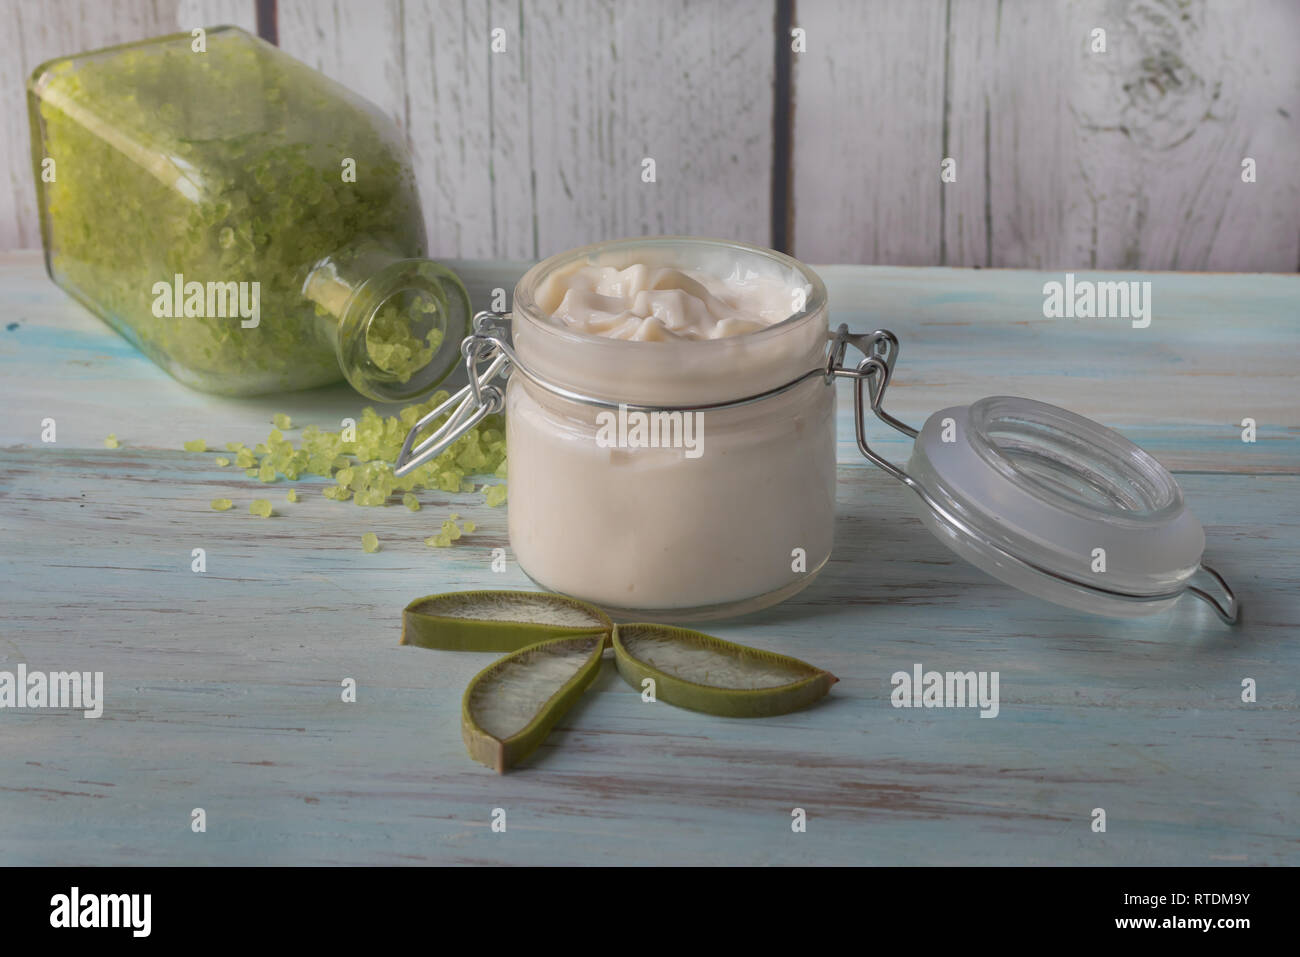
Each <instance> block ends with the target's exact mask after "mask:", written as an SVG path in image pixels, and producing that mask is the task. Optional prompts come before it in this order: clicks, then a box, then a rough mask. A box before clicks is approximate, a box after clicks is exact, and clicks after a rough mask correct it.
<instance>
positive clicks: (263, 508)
mask: <svg viewBox="0 0 1300 957" xmlns="http://www.w3.org/2000/svg"><path fill="white" fill-rule="evenodd" d="M248 510H249V511H250V512H252V513H253V514H254V515H258V516H261V517H262V518H270V517H271V503H270V501H268V500H267V499H264V498H255V499H253V502H252V504H251V505H249V506H248Z"/></svg>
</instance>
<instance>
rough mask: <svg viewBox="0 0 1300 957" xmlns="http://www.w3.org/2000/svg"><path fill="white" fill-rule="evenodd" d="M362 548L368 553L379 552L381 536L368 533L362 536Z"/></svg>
mask: <svg viewBox="0 0 1300 957" xmlns="http://www.w3.org/2000/svg"><path fill="white" fill-rule="evenodd" d="M361 547H362V548H363V549H365V550H366V551H368V552H377V551H379V536H378V535H376V534H375V533H374V532H366V534H364V535H362V536H361Z"/></svg>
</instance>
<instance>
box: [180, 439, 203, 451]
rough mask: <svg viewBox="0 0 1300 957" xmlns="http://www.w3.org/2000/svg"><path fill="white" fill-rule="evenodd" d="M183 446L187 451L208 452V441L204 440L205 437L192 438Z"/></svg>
mask: <svg viewBox="0 0 1300 957" xmlns="http://www.w3.org/2000/svg"><path fill="white" fill-rule="evenodd" d="M182 448H184V449H185V451H186V452H206V451H207V450H208V443H207V442H205V441H203V439H190V440H189V441H188V442H186V443H185V445H184V446H182Z"/></svg>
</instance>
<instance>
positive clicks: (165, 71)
mask: <svg viewBox="0 0 1300 957" xmlns="http://www.w3.org/2000/svg"><path fill="white" fill-rule="evenodd" d="M28 112H29V116H30V120H31V128H32V158H33V165H34V170H35V177H36V187H37V205H38V208H39V211H40V217H41V235H42V240H43V244H44V248H45V262H46V268H47V269H48V271H49V274H50V277H51V278H52V279H53V280H54V281H55V282H56V283H57V284H58V285H60V286H61V287H63V288H64V289H65V290H67V291H68V292H69V293H70V294H72V295H73V296H74V297H75V298H77V299H78V300H80V301H81V302H82V303H83V304H84V305H86V306H87V307H88V308H90V309H91V310H92V311H94V312H95V313H96V314H98V315H99V316H100V317H101V318H102V319H104V320H105V321H106V322H108V323H109V324H110V325H111V326H112V327H113V328H115V329H116V330H117V331H118V332H120V333H121V334H122V335H124V336H125V337H126V338H127V339H129V340H130V341H131V342H133V343H134V344H135V345H136V346H137V347H138V348H139V349H140V350H141V351H142V352H144V353H145V354H146V355H147V356H149V358H150V359H152V360H153V361H154V362H156V363H157V364H158V365H160V366H161V367H162V368H164V369H165V370H167V371H168V372H169V373H171V375H172V376H174V377H175V378H176V379H178V380H180V381H181V382H183V383H185V384H186V385H189V386H192V387H194V388H196V389H200V390H203V391H206V392H215V393H221V394H225V395H254V394H259V393H266V392H278V391H288V390H295V389H306V388H311V387H313V386H319V385H324V384H326V383H330V382H334V381H337V380H338V379H340V378H346V379H347V380H348V381H349V382H350V383H351V384H352V385H353V386H354V387H355V388H356V389H357V390H358V391H359V392H361V393H363V394H365V395H367V396H369V397H371V398H375V399H380V400H389V401H397V400H402V399H409V398H414V397H416V396H420V395H423V394H424V393H426V392H428V391H429V390H431V389H432V388H433V387H434V386H435V385H436V384H437V383H438V382H439V381H441V380H442V378H444V377H445V375H446V374H447V372H448V371H450V369H451V368H452V366H453V365H454V364H455V362H456V361H457V359H458V358H459V354H458V352H457V350H456V346H457V345H458V344H459V342H460V340H461V338H462V337H463V336H464V335H465V333H466V332H467V331H468V318H469V312H470V309H469V297H468V295H467V294H466V292H465V289H464V286H463V285H462V284H461V283H460V281H459V280H458V279H457V278H456V276H455V275H453V274H452V273H451V272H450V271H449V270H447V269H446V268H445V267H443V266H440V265H438V264H437V263H435V262H431V261H430V260H428V259H426V258H424V257H425V254H426V239H425V229H424V222H423V219H422V216H421V212H420V202H419V196H418V194H417V192H416V185H415V177H414V174H413V172H412V169H411V164H410V161H409V158H408V156H407V153H406V149H405V146H404V144H403V140H402V137H401V134H400V132H399V131H398V130H397V128H396V127H395V126H394V124H393V123H392V121H391V120H390V119H389V118H388V117H387V116H386V115H385V114H383V113H382V112H381V111H380V110H379V109H378V108H377V107H375V106H374V105H372V104H370V103H368V102H367V101H365V100H363V99H362V98H360V97H358V96H356V95H355V94H353V93H351V92H349V91H348V90H347V89H345V88H344V87H342V86H340V85H339V84H337V83H335V82H334V81H332V80H330V79H328V78H327V77H325V76H324V75H322V74H321V73H318V72H317V71H315V70H312V69H311V68H309V67H307V66H305V65H304V64H302V63H299V62H298V61H297V60H294V59H293V58H292V57H290V56H288V55H287V54H285V53H283V52H281V51H280V50H279V49H277V48H276V47H274V46H272V45H270V44H268V43H265V42H263V41H262V40H259V39H258V38H256V37H253V36H251V35H249V34H248V33H245V32H244V31H242V30H239V29H236V28H234V27H219V28H215V29H212V30H209V31H207V32H206V35H205V36H203V37H202V38H197V37H194V36H192V35H191V34H188V33H186V34H177V35H173V36H168V37H162V38H160V39H156V40H149V41H145V42H142V43H134V44H127V45H124V46H118V47H111V48H108V49H105V50H99V51H95V52H91V53H84V54H79V55H77V56H73V57H66V58H62V59H58V60H52V61H50V62H48V63H45V64H42V65H41V66H40V67H38V68H37V69H36V70H35V72H34V73H33V74H32V77H31V80H30V81H29V83H28ZM444 345H445V346H446V348H443V346H444Z"/></svg>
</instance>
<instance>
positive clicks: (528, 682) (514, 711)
mask: <svg viewBox="0 0 1300 957" xmlns="http://www.w3.org/2000/svg"><path fill="white" fill-rule="evenodd" d="M607 639H608V636H607V635H605V634H596V635H583V636H579V637H576V638H556V639H553V640H550V641H543V642H539V643H537V644H532V645H529V646H528V647H526V648H524V649H522V650H520V651H516V652H515V653H514V654H511V655H507V656H506V657H505V658H502V659H501V660H500V661H497V662H495V663H494V664H491V665H489V666H488V667H487V668H485V669H484V670H483V671H481V672H479V674H478V675H477V676H476V677H475V678H474V680H473V681H471V682H470V684H469V687H468V688H466V689H465V697H464V699H463V700H462V702H461V733H462V735H463V737H464V739H465V747H466V749H467V750H468V751H469V754H470V757H472V758H473V759H474V760H475V761H478V762H479V763H481V764H486V765H487V766H488V767H490V768H493V769H494V770H496V771H497V772H498V773H501V772H504V771H505V770H506V769H507V768H510V767H512V766H513V765H515V764H518V763H519V762H520V761H522V760H523V759H524V758H526V757H528V755H529V754H531V753H532V752H533V751H534V750H536V748H537V746H538V745H539V744H541V743H542V741H543V740H545V738H546V736H547V735H548V734H549V733H550V731H551V728H553V727H554V726H555V723H556V722H557V721H559V720H560V718H562V717H563V716H564V714H565V713H566V712H567V711H568V710H569V709H570V708H572V707H573V705H574V704H575V703H576V702H577V700H578V698H580V697H581V696H582V693H583V691H585V690H586V689H587V686H588V685H590V684H591V682H592V681H593V680H594V679H595V677H596V673H597V671H598V670H599V669H600V659H601V654H602V653H603V652H604V649H605V643H606V641H607Z"/></svg>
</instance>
